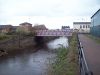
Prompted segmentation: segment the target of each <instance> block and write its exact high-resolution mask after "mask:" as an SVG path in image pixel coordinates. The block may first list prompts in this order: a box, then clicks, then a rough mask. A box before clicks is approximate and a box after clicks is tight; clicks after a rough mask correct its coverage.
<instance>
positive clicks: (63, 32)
mask: <svg viewBox="0 0 100 75" xmlns="http://www.w3.org/2000/svg"><path fill="white" fill-rule="evenodd" d="M35 32H36V36H72V30H71V29H67V30H35Z"/></svg>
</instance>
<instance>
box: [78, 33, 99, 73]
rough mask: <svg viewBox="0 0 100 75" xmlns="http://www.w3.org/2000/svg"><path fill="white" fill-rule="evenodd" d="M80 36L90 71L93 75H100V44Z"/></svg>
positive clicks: (82, 35) (83, 35)
mask: <svg viewBox="0 0 100 75" xmlns="http://www.w3.org/2000/svg"><path fill="white" fill-rule="evenodd" d="M78 36H79V39H80V41H81V43H82V46H83V49H84V55H85V57H86V61H87V64H88V66H89V69H90V70H91V71H92V72H93V75H100V44H99V43H97V42H96V41H95V40H93V39H91V38H89V37H87V36H86V35H85V34H79V35H78Z"/></svg>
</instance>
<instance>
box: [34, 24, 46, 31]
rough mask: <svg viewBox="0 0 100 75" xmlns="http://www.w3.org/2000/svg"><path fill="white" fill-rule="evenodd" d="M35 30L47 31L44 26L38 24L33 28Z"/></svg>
mask: <svg viewBox="0 0 100 75" xmlns="http://www.w3.org/2000/svg"><path fill="white" fill-rule="evenodd" d="M33 30H47V28H46V26H45V25H44V24H42V25H38V24H37V25H35V26H34V27H33Z"/></svg>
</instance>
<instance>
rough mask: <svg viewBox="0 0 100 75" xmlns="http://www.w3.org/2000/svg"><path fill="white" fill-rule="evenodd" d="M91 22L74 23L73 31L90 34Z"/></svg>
mask: <svg viewBox="0 0 100 75" xmlns="http://www.w3.org/2000/svg"><path fill="white" fill-rule="evenodd" d="M90 25H91V22H73V29H74V31H77V32H79V33H90Z"/></svg>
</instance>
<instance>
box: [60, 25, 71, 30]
mask: <svg viewBox="0 0 100 75" xmlns="http://www.w3.org/2000/svg"><path fill="white" fill-rule="evenodd" d="M61 29H62V30H66V29H70V27H69V26H62V28H61Z"/></svg>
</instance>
